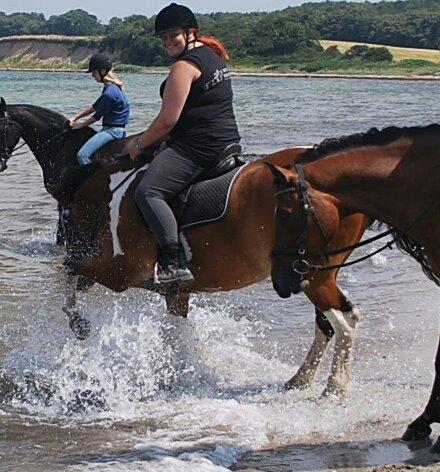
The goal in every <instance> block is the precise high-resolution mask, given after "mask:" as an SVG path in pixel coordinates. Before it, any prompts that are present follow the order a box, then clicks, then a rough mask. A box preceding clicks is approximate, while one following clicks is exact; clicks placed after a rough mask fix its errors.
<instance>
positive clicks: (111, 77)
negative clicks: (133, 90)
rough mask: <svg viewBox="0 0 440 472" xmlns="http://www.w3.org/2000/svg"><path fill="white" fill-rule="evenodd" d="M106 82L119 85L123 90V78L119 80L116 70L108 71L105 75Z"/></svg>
mask: <svg viewBox="0 0 440 472" xmlns="http://www.w3.org/2000/svg"><path fill="white" fill-rule="evenodd" d="M104 82H108V83H112V84H115V85H117V86H118V87H119V88H120V89H121V90H122V87H123V86H124V84H123V82H122V80H119V79H118V77H117V76H116V74H115V73H114V72H112V71H111V70H109V71H108V72H107V74H105V76H104Z"/></svg>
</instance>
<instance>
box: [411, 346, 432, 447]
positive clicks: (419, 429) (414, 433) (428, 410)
mask: <svg viewBox="0 0 440 472" xmlns="http://www.w3.org/2000/svg"><path fill="white" fill-rule="evenodd" d="M432 423H440V343H439V345H438V348H437V355H436V358H435V379H434V385H433V386H432V391H431V396H430V397H429V400H428V404H427V405H426V407H425V411H424V412H423V413H422V414H421V415H420V416H419V417H418V418H417V419H415V420H414V421H413V422H412V423H411V424H410V425H409V426H408V428H407V429H406V431H405V433H404V435H403V436H402V439H403V440H404V441H413V440H417V439H423V438H427V437H428V436H429V435H430V434H431V432H432V429H431V424H432ZM432 449H433V451H434V452H440V439H438V440H437V442H436V443H435V445H434V446H433V448H432Z"/></svg>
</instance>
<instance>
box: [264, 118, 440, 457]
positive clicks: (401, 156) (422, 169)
mask: <svg viewBox="0 0 440 472" xmlns="http://www.w3.org/2000/svg"><path fill="white" fill-rule="evenodd" d="M300 163H302V164H300ZM289 167H290V169H286V168H283V167H273V166H272V167H271V170H272V172H273V173H274V175H275V183H276V186H277V192H276V195H277V209H276V215H277V218H276V221H277V223H276V237H275V247H274V249H273V252H272V261H273V262H272V281H273V285H274V288H275V290H276V291H277V292H278V293H279V294H280V295H281V296H288V295H290V294H291V293H292V292H293V293H296V292H297V291H298V287H299V286H300V284H301V282H304V280H305V279H307V278H309V277H312V276H313V274H314V273H315V271H316V270H318V269H319V266H320V265H322V258H321V257H319V256H322V255H323V254H325V253H328V252H329V250H330V249H331V248H329V246H328V245H327V243H326V240H327V239H328V238H330V240H332V239H333V238H334V237H335V236H336V234H337V233H338V232H339V231H340V225H341V222H342V221H343V219H344V218H346V217H347V216H349V215H351V214H356V213H358V212H363V213H365V214H368V215H370V216H371V217H373V218H377V219H378V220H380V221H383V222H385V223H386V224H388V225H389V226H390V227H392V228H395V231H394V239H395V242H396V243H397V245H398V246H399V247H400V248H401V249H402V250H404V251H405V252H407V253H409V254H410V255H411V256H413V257H414V258H415V259H416V260H417V261H418V262H419V263H420V264H421V265H422V268H423V271H424V272H425V274H426V275H427V276H428V277H429V278H430V279H431V280H433V281H434V282H435V283H436V284H437V285H440V216H439V215H440V211H439V210H440V125H438V124H435V125H430V126H426V127H412V128H397V127H389V128H385V129H383V130H382V131H378V130H377V129H372V130H370V131H369V132H367V133H361V134H355V135H351V136H346V137H342V138H340V139H339V140H337V139H333V140H326V141H324V142H323V143H321V144H320V145H318V146H316V147H315V148H313V149H311V150H309V151H307V152H306V153H304V154H303V155H302V156H301V157H300V159H299V160H297V162H296V166H289ZM298 267H301V269H302V270H301V271H295V270H294V268H298ZM298 272H300V273H298ZM307 294H308V296H309V298H310V300H312V302H314V303H317V306H318V307H319V301H318V302H317V301H316V299H315V294H314V293H310V292H308V293H307ZM324 314H325V315H326V316H327V318H328V319H329V320H331V318H332V317H338V318H340V319H341V324H342V323H344V322H345V323H346V324H347V326H350V325H351V324H352V320H351V319H350V316H346V315H345V314H344V313H342V312H340V311H336V310H334V309H332V310H330V312H328V311H324ZM434 422H440V345H439V348H438V351H437V356H436V361H435V380H434V386H433V389H432V393H431V396H430V399H429V401H428V404H427V406H426V408H425V411H424V412H423V414H422V415H421V416H420V417H419V418H417V419H416V420H415V421H413V422H412V423H411V424H410V425H409V426H408V429H407V431H406V432H405V434H404V436H403V439H405V440H412V439H419V438H424V437H427V436H429V434H430V433H431V427H430V425H431V424H432V423H434ZM434 450H435V451H436V452H440V441H437V443H436V445H435V446H434Z"/></svg>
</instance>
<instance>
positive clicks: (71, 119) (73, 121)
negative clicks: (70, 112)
mask: <svg viewBox="0 0 440 472" xmlns="http://www.w3.org/2000/svg"><path fill="white" fill-rule="evenodd" d="M77 119H78V118H77V117H76V116H71V117H69V118H67V121H68V122H69V123H70V124H72V123H75V121H76V120H77Z"/></svg>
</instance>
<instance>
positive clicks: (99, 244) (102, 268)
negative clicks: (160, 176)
mask: <svg viewBox="0 0 440 472" xmlns="http://www.w3.org/2000/svg"><path fill="white" fill-rule="evenodd" d="M65 123H66V120H65V118H64V117H63V116H62V115H60V114H57V113H53V112H50V111H49V110H46V109H43V108H39V107H34V106H29V105H10V106H8V107H6V105H5V103H4V101H2V102H1V105H0V162H3V163H6V161H7V160H8V159H9V158H10V157H11V155H12V154H13V153H12V150H13V149H14V147H15V146H16V145H17V143H18V141H19V139H20V137H22V138H23V139H24V140H25V141H26V143H28V145H29V147H30V148H31V150H32V151H33V152H34V154H35V156H36V158H37V160H38V162H39V164H40V166H41V167H42V169H43V177H44V182H45V187H46V189H48V191H49V193H51V194H52V195H53V196H54V197H55V198H57V199H61V198H63V189H62V188H60V179H61V173H62V171H63V169H64V168H65V167H66V166H68V165H74V164H75V155H76V152H77V150H78V149H79V147H80V145H81V143H82V142H84V140H85V139H87V137H88V136H90V133H92V131H91V130H84V133H82V134H76V133H74V132H67V133H63V131H64V129H65ZM128 139H129V138H128ZM115 146H116V150H115V148H112V149H110V151H111V152H109V153H114V152H116V153H120V154H121V153H123V149H124V146H125V144H124V141H123V140H121V142H120V143H116V144H115ZM306 150H307V148H294V149H289V150H284V151H280V152H278V153H275V154H272V155H270V156H267V157H266V158H264V159H263V160H260V161H258V162H255V163H253V164H249V165H248V166H246V167H245V168H244V169H243V170H242V171H241V173H240V174H239V176H238V178H237V180H236V181H235V183H234V186H233V188H232V191H231V197H230V201H229V207H228V212H227V214H226V216H225V218H223V219H222V220H221V221H219V222H216V223H212V224H209V225H204V226H199V227H196V228H193V229H190V230H188V232H187V238H188V241H189V243H190V245H191V247H192V248H193V250H194V258H193V260H192V261H191V270H192V271H193V273H194V275H195V282H194V283H193V284H192V285H188V286H186V287H184V288H182V289H181V290H180V291H178V292H175V291H173V292H171V293H164V295H165V299H166V303H167V307H168V309H169V310H170V311H171V312H172V313H174V314H178V315H181V316H186V315H187V312H188V299H189V294H190V292H197V291H220V290H231V289H235V288H240V287H245V286H247V285H250V284H253V283H256V282H258V281H260V280H263V279H264V278H266V277H267V276H268V275H269V273H270V258H269V253H270V250H271V248H272V246H273V244H274V236H275V225H274V218H273V215H274V211H275V197H274V184H273V177H272V174H271V172H270V170H269V169H268V167H267V166H266V165H264V161H267V162H270V163H272V164H276V165H287V164H291V163H294V162H295V161H296V159H297V158H298V157H299V156H301V155H302V154H303V153H304V152H305V151H306ZM103 154H105V152H103ZM104 157H105V156H104ZM104 157H103V158H104ZM132 167H133V166H132V164H131V163H130V161H129V160H128V159H127V158H121V159H120V160H119V161H118V162H117V163H114V164H110V165H106V166H105V167H103V168H102V169H100V170H98V171H97V173H96V174H95V175H93V176H92V177H90V178H89V179H88V180H87V181H86V182H85V183H84V184H83V185H82V186H81V188H80V190H79V191H78V192H77V193H76V195H75V196H74V199H73V201H72V202H71V216H72V221H73V223H74V226H75V235H76V238H77V241H78V242H79V246H80V247H83V248H87V249H88V251H86V252H85V253H84V254H83V257H82V258H80V259H79V260H76V264H75V265H76V267H75V270H76V272H77V273H78V274H82V275H84V276H87V277H90V278H92V279H94V280H96V281H97V282H99V283H100V284H103V285H105V286H107V287H109V288H110V289H112V290H115V291H123V290H126V289H127V288H129V287H143V288H145V287H148V288H150V289H155V287H154V286H153V285H152V283H151V277H152V272H153V266H154V262H155V259H156V243H155V241H154V238H153V236H152V235H151V233H150V232H149V231H148V230H147V229H146V227H145V224H144V222H143V220H142V218H141V215H140V214H139V212H138V210H137V208H136V206H135V203H134V197H133V192H134V189H135V187H136V182H137V181H138V179H139V178H140V173H139V174H138V175H137V176H136V177H134V178H133V179H131V180H130V181H129V182H128V183H127V185H126V186H125V187H124V186H123V187H121V188H120V190H119V191H118V192H119V193H118V195H117V197H118V202H119V203H118V205H117V207H113V213H112V212H111V211H110V208H109V207H110V201H111V200H112V196H111V195H110V192H109V185H110V181H111V177H115V176H123V175H128V174H129V172H131V171H132ZM116 210H117V212H119V214H118V215H115V214H114V211H116ZM111 213H112V215H113V216H112V215H111ZM115 216H116V219H115ZM112 221H113V223H111V222H112ZM114 221H117V224H116V226H115V224H114ZM368 223H369V219H368V218H366V217H365V216H364V215H362V214H356V215H350V216H349V217H347V218H345V219H344V220H343V221H342V222H341V225H340V231H339V232H336V233H335V235H334V240H332V241H331V242H330V246H333V247H337V246H340V245H341V244H342V245H349V244H353V243H355V242H357V241H358V240H359V239H360V238H361V236H362V234H363V233H364V230H365V228H366V226H367V225H368ZM112 225H113V226H112ZM91 241H92V244H90V243H91ZM115 248H117V249H115ZM346 257H348V253H346V254H342V255H338V256H336V257H332V258H330V260H331V262H332V263H335V264H337V263H341V262H343V261H344V260H345V259H346ZM337 272H338V271H337V270H332V271H328V272H325V273H324V272H323V273H320V274H317V275H316V277H314V278H313V280H311V281H310V286H309V288H308V289H307V294H308V295H309V296H311V295H313V297H312V298H313V300H314V301H315V303H316V307H317V308H316V330H315V339H314V342H313V345H312V347H311V348H310V351H309V353H308V355H307V357H306V360H305V362H304V363H303V365H302V366H301V367H300V369H299V370H298V372H297V373H296V375H294V376H293V377H292V378H291V379H290V380H289V381H288V382H287V383H286V387H287V388H305V387H307V386H308V385H309V384H310V383H311V382H312V381H313V378H314V376H315V373H316V370H317V368H318V365H319V362H320V360H321V359H322V356H323V354H324V352H325V349H326V348H327V346H328V343H329V341H330V340H331V338H332V337H333V334H334V332H336V336H335V337H336V351H335V355H334V358H333V365H332V370H331V375H330V377H329V380H328V385H327V388H326V390H325V392H326V393H332V394H336V395H341V394H343V393H344V392H345V390H346V387H347V382H348V379H349V361H350V351H351V348H352V346H353V343H354V338H355V328H356V324H357V321H358V320H359V318H360V314H359V311H358V310H357V309H356V308H354V307H353V306H352V305H351V303H350V302H349V301H348V300H347V299H346V297H345V296H344V295H343V294H342V292H341V291H340V290H339V288H338V286H337V284H336V276H337ZM67 279H68V287H67V288H68V299H67V305H66V312H67V313H68V315H69V317H70V321H71V326H73V328H75V329H78V326H77V325H78V320H81V318H78V317H79V316H80V315H79V314H78V312H77V310H76V308H75V293H74V284H75V279H76V277H74V276H68V277H67ZM332 308H333V309H335V310H342V311H343V312H344V313H351V315H352V317H353V319H354V320H355V323H354V325H353V329H351V330H350V333H348V334H347V333H346V334H347V335H346V336H341V333H342V332H343V329H342V327H341V326H340V325H339V321H338V320H337V319H333V320H331V321H330V323H329V321H328V320H327V319H326V318H325V317H324V316H323V315H322V312H323V311H329V310H330V309H332ZM77 334H78V333H77ZM79 335H80V336H84V335H85V333H84V332H83V331H80V332H79Z"/></svg>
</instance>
